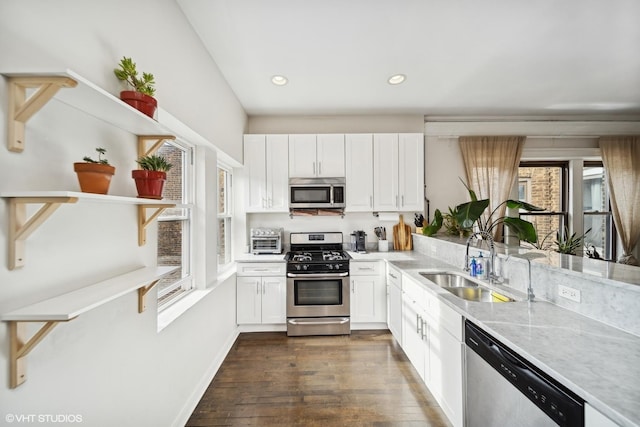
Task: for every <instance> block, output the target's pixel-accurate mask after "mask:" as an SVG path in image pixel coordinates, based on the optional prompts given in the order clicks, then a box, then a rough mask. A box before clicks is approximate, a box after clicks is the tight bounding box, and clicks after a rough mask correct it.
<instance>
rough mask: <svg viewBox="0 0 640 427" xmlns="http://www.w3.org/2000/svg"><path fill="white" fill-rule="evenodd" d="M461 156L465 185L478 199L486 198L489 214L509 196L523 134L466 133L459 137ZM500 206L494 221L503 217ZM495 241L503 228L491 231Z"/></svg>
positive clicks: (502, 207) (499, 239)
mask: <svg viewBox="0 0 640 427" xmlns="http://www.w3.org/2000/svg"><path fill="white" fill-rule="evenodd" d="M458 141H459V143H460V150H461V151H462V159H463V161H464V167H465V171H466V174H467V184H468V185H469V187H470V188H471V189H472V190H473V191H475V193H476V195H477V196H478V199H489V209H487V211H485V215H484V221H486V219H487V217H488V216H489V213H491V212H493V210H494V209H495V208H496V207H497V206H498V205H499V204H501V203H503V202H504V201H505V200H507V199H508V198H509V194H510V193H511V188H512V187H513V183H514V182H515V179H516V177H517V176H518V165H519V164H520V157H521V156H522V147H523V146H524V141H525V137H524V136H465V137H460V138H459V140H458ZM505 211H506V206H505V205H502V206H501V207H500V209H499V210H498V211H497V212H496V213H495V215H494V217H493V220H495V219H496V218H500V217H502V216H504V214H505ZM493 238H494V240H496V241H502V227H496V229H495V230H494V232H493Z"/></svg>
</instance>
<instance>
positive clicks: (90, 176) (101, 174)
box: [73, 147, 116, 194]
mask: <svg viewBox="0 0 640 427" xmlns="http://www.w3.org/2000/svg"><path fill="white" fill-rule="evenodd" d="M96 152H97V153H98V160H95V159H93V158H92V157H90V156H84V157H83V158H82V160H84V162H77V163H74V164H73V170H74V171H75V172H76V174H77V175H78V183H79V184H80V190H81V191H83V192H85V193H96V194H107V193H108V192H109V185H110V184H111V177H112V176H113V174H114V173H115V172H116V168H115V167H113V166H111V165H110V164H109V160H107V159H106V158H103V156H104V155H105V154H106V153H107V150H106V149H105V148H101V147H98V148H96Z"/></svg>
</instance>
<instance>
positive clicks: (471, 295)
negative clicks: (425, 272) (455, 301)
mask: <svg viewBox="0 0 640 427" xmlns="http://www.w3.org/2000/svg"><path fill="white" fill-rule="evenodd" d="M444 289H446V290H447V291H449V292H451V293H452V294H454V295H455V296H457V297H458V298H462V299H465V300H467V301H477V302H513V301H514V300H513V299H511V298H509V297H505V296H504V295H501V294H499V293H497V292H494V291H492V290H491V289H488V288H485V287H483V286H467V287H457V288H453V287H450V288H447V287H445V288H444Z"/></svg>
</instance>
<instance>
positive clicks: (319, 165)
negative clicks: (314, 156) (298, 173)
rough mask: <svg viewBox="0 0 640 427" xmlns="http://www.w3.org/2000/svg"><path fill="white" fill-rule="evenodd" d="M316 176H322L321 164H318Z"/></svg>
mask: <svg viewBox="0 0 640 427" xmlns="http://www.w3.org/2000/svg"><path fill="white" fill-rule="evenodd" d="M318 175H322V162H318Z"/></svg>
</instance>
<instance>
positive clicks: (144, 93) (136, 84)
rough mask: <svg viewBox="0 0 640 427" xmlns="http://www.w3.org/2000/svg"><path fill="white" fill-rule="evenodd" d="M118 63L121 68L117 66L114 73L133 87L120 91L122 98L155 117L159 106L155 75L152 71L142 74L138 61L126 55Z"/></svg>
mask: <svg viewBox="0 0 640 427" xmlns="http://www.w3.org/2000/svg"><path fill="white" fill-rule="evenodd" d="M118 65H119V67H120V68H115V69H114V70H113V73H114V74H115V75H116V77H117V78H118V80H121V81H124V82H126V83H127V85H128V86H129V87H130V88H132V89H133V90H124V91H122V92H120V99H122V100H123V101H124V102H126V103H127V104H129V105H131V106H132V107H133V108H135V109H136V110H138V111H140V112H142V113H144V114H146V115H147V116H149V117H151V118H153V116H154V114H155V112H156V109H157V107H158V102H157V101H156V99H155V98H154V95H155V94H156V89H155V84H156V82H155V77H154V76H153V74H151V73H144V72H143V73H142V76H140V75H139V74H138V70H137V68H136V63H135V62H133V60H132V59H131V58H127V57H126V56H124V57H122V59H121V60H120V63H119V64H118Z"/></svg>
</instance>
